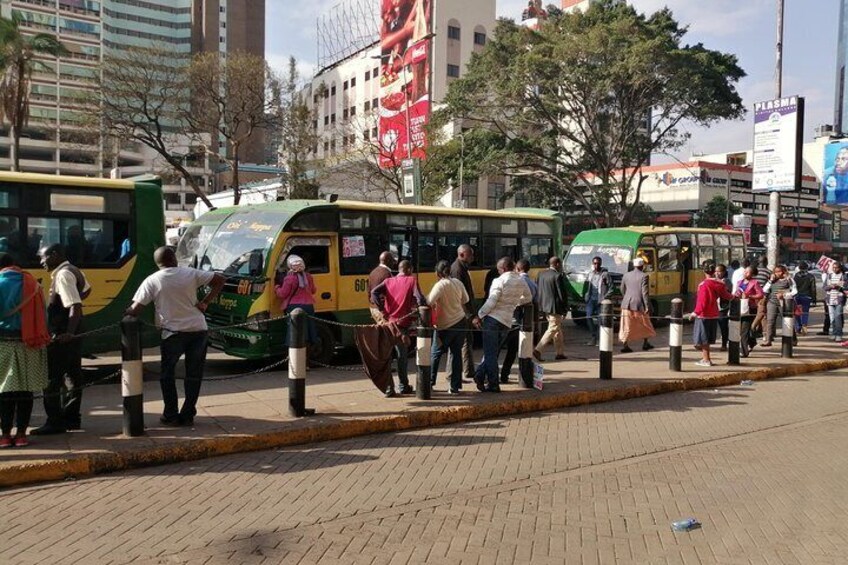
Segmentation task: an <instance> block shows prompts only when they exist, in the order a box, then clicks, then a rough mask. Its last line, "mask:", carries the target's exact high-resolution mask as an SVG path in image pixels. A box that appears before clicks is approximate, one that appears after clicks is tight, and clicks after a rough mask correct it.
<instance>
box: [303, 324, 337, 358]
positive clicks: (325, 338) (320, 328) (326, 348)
mask: <svg viewBox="0 0 848 565" xmlns="http://www.w3.org/2000/svg"><path fill="white" fill-rule="evenodd" d="M314 323H315V333H316V334H318V341H317V342H315V343H311V344H309V348H308V355H309V360H310V361H314V362H316V363H318V364H320V365H329V364H330V362H331V361H332V360H333V356H334V355H335V353H336V337H335V336H334V335H333V330H332V329H331V328H330V325H329V324H322V323H321V322H319V321H317V320H316V321H314Z"/></svg>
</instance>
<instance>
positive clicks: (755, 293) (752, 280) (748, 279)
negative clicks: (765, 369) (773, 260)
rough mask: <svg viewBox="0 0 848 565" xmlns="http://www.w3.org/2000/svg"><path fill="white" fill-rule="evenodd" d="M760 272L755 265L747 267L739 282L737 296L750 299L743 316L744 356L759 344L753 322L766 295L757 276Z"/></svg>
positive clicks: (741, 343) (742, 348)
mask: <svg viewBox="0 0 848 565" xmlns="http://www.w3.org/2000/svg"><path fill="white" fill-rule="evenodd" d="M758 272H759V271H758V270H757V268H756V267H755V266H753V265H751V266H748V267H745V274H744V275H743V278H742V280H741V281H739V283H738V284H737V288H738V290H737V291H736V297H737V298H741V299H747V300H748V311H747V312H743V313H742V318H741V319H742V326H741V334H742V335H741V342H740V344H739V345H740V349H741V353H742V357H747V356H748V355H749V354H750V353H751V350H752V349H754V346H755V345H757V338H756V337H755V336H754V332H753V331H752V328H751V323H752V322H753V321H754V317H755V316H756V315H757V308H758V306H759V305H760V302H761V301H762V299H763V297H764V296H765V294H764V293H763V287H761V286H760V282H759V281H758V280H757V278H756V277H757V273H758Z"/></svg>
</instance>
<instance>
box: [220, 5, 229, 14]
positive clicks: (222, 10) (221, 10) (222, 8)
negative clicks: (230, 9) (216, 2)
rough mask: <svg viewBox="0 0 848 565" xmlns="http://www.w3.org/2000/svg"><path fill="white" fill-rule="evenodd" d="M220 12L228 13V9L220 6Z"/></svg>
mask: <svg viewBox="0 0 848 565" xmlns="http://www.w3.org/2000/svg"><path fill="white" fill-rule="evenodd" d="M218 11H219V12H221V13H222V14H223V13H224V12H226V11H227V8H226V7H224V6H218Z"/></svg>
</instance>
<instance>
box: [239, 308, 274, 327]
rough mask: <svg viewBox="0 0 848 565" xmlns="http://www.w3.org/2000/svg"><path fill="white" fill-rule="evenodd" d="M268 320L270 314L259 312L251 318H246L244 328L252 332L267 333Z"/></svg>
mask: <svg viewBox="0 0 848 565" xmlns="http://www.w3.org/2000/svg"><path fill="white" fill-rule="evenodd" d="M270 318H271V313H270V312H267V311H266V312H259V313H257V314H254V315H253V316H249V317H248V318H247V324H246V325H245V326H244V327H245V328H247V329H248V330H251V331H254V332H267V331H268V320H269V319H270Z"/></svg>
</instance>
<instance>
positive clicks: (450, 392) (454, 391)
mask: <svg viewBox="0 0 848 565" xmlns="http://www.w3.org/2000/svg"><path fill="white" fill-rule="evenodd" d="M448 394H449V395H451V396H456V395H458V394H460V391H459V389H458V388H452V389H450V390H448Z"/></svg>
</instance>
